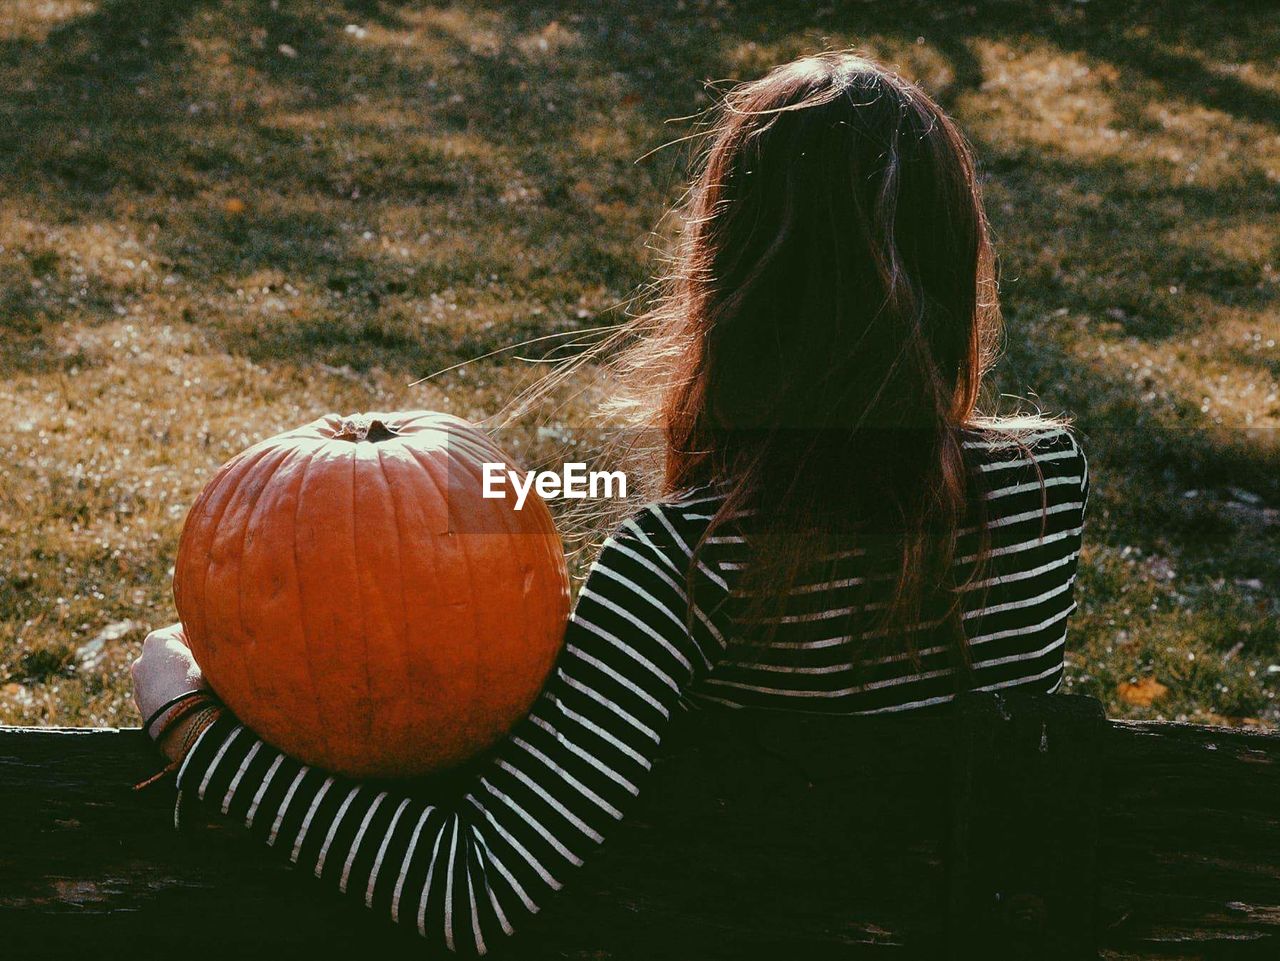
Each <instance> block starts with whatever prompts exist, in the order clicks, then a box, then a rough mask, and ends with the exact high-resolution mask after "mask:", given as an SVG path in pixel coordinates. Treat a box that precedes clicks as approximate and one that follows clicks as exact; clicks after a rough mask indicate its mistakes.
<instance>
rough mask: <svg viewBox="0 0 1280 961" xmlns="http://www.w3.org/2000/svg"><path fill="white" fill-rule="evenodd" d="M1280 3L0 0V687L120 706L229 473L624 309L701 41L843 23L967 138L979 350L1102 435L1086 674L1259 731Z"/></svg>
mask: <svg viewBox="0 0 1280 961" xmlns="http://www.w3.org/2000/svg"><path fill="white" fill-rule="evenodd" d="M1265 7H1266V5H1265V4H1249V3H1238V4H1237V3H1230V2H1190V0H1183V2H1174V0H1170V2H1167V3H1147V4H1142V3H1134V4H1106V3H1101V2H1097V3H1084V2H1064V3H1050V2H1037V3H1030V2H1027V3H1015V2H1003V3H995V2H992V3H981V2H978V3H970V4H967V5H966V4H947V3H936V2H928V3H912V2H893V3H890V2H847V3H844V2H842V3H828V4H807V3H806V4H801V3H796V4H782V3H777V2H770V3H765V2H755V0H751V2H747V0H743V2H732V0H715V2H712V0H706V2H700V0H680V2H674V0H661V2H652V3H646V4H639V3H627V2H621V0H601V2H595V3H591V4H586V3H582V4H576V3H567V2H566V3H559V4H557V3H546V2H542V3H534V4H516V3H510V4H501V3H487V4H486V3H459V4H451V5H437V4H427V3H409V2H405V3H400V2H391V0H383V2H378V0H345V2H343V0H327V2H320V0H280V2H278V3H277V2H274V0H273V2H267V0H186V2H182V3H175V2H172V0H5V2H4V3H3V5H0V90H3V93H0V375H2V377H0V455H2V457H3V463H0V478H2V482H0V722H8V723H41V724H60V723H97V724H120V723H128V722H133V721H135V720H136V719H135V715H134V712H133V707H132V703H131V701H130V700H129V697H128V684H127V679H128V674H127V664H128V662H129V660H130V659H131V657H132V656H133V655H134V654H135V653H136V650H137V648H138V645H139V643H140V642H141V639H142V637H143V635H144V634H145V632H146V630H147V629H148V627H150V626H158V625H160V624H163V623H167V622H168V621H170V620H171V619H172V618H173V616H174V615H173V610H172V600H171V597H170V593H169V571H170V565H171V563H172V558H173V553H174V549H175V545H176V540H177V535H178V530H179V526H180V524H181V521H182V517H183V514H184V512H185V509H186V506H187V505H188V504H189V503H190V501H191V499H192V498H193V497H194V495H195V493H196V492H197V491H198V490H199V488H200V487H201V485H202V483H203V481H204V480H205V479H206V477H207V476H208V474H209V472H210V471H211V470H212V469H214V468H216V467H217V465H218V464H220V463H221V462H222V461H223V460H225V459H226V458H227V457H229V456H230V455H231V454H233V453H234V452H236V451H237V450H239V449H240V448H242V447H244V446H245V445H247V444H248V443H249V442H251V441H253V440H255V439H258V438H261V437H263V436H266V435H268V434H271V433H274V432H276V431H277V430H280V429H282V428H284V427H287V426H292V425H294V424H296V423H300V422H302V421H304V420H308V419H311V418H312V417H314V416H317V415H319V414H321V413H324V412H327V411H330V410H338V411H350V410H357V409H367V408H396V407H420V406H427V407H439V408H445V409H450V410H453V411H456V412H459V413H462V414H464V415H472V416H482V415H484V414H486V413H490V412H492V411H493V410H496V409H497V408H498V407H500V406H501V405H502V404H503V402H504V401H505V400H507V398H508V397H509V396H510V395H511V393H512V392H513V391H514V390H515V389H516V387H517V386H518V385H520V384H524V383H527V382H528V380H529V378H530V377H531V376H532V373H535V372H536V368H530V367H529V365H527V364H522V363H521V362H520V361H518V360H517V359H515V358H513V357H512V356H511V355H510V354H503V355H499V356H497V357H495V358H493V359H490V360H485V361H481V362H478V363H476V364H472V365H469V366H467V367H464V368H462V369H460V370H458V371H456V372H454V373H449V374H445V375H443V376H441V377H439V378H437V379H435V380H433V381H432V382H431V383H430V384H427V385H422V386H417V387H410V386H409V384H410V382H411V381H413V380H415V379H416V378H418V377H421V376H423V375H425V374H428V373H431V372H432V371H437V370H441V369H442V368H446V367H449V366H450V365H452V364H455V363H458V362H460V361H463V360H466V359H468V358H471V357H475V356H478V355H480V354H484V353H486V352H489V351H492V350H494V349H496V348H500V347H503V346H505V345H509V344H512V343H514V342H518V341H521V340H525V339H528V338H530V337H535V336H539V335H542V334H547V333H555V332H570V331H574V330H578V329H585V328H590V327H595V326H598V325H600V324H605V323H613V322H616V321H617V320H618V319H619V318H620V316H621V311H620V310H619V308H618V305H620V304H623V303H625V302H627V301H628V300H629V299H630V298H632V297H633V295H634V294H635V293H636V291H637V290H638V289H639V288H640V286H641V285H642V284H643V283H644V281H645V279H646V278H647V277H648V276H649V273H650V271H651V270H653V269H656V266H657V265H656V261H655V259H654V256H653V253H652V248H653V247H654V246H657V245H660V242H658V241H655V239H654V237H653V235H652V233H651V231H652V228H653V227H654V225H655V224H657V223H658V222H659V220H660V218H661V216H662V214H663V211H664V210H665V209H667V208H668V207H669V205H670V204H671V203H672V202H673V201H674V200H676V199H677V198H678V196H679V195H680V192H681V189H682V185H683V179H684V175H685V164H686V162H687V158H688V151H687V150H683V151H682V149H681V148H679V147H671V148H669V149H666V150H660V151H658V152H657V153H655V154H653V155H650V156H647V157H645V159H643V160H641V161H640V162H637V160H638V158H641V157H642V156H644V155H646V154H648V153H649V152H650V151H652V150H653V149H654V148H656V147H658V146H660V145H662V144H663V143H665V142H667V141H669V140H674V139H676V138H678V137H681V136H683V135H685V134H688V133H689V132H691V131H692V129H693V128H692V127H691V126H690V124H689V123H688V122H675V123H668V122H667V121H668V120H670V119H671V118H678V117H687V116H689V115H692V114H695V113H697V112H698V111H701V110H703V109H705V108H706V107H707V106H708V104H709V103H710V99H709V98H710V94H709V91H708V89H707V87H706V86H705V83H704V82H705V81H706V80H708V79H714V80H720V81H723V80H727V79H745V78H750V77H753V76H756V75H758V74H759V73H761V72H762V71H763V70H764V69H766V68H767V67H768V66H770V65H772V64H774V63H776V62H779V61H781V60H784V59H786V58H789V57H791V56H793V55H795V54H798V53H801V52H805V51H811V50H815V49H820V48H823V47H839V46H846V45H855V46H858V47H861V48H863V49H865V50H867V51H870V52H872V53H875V54H877V55H879V56H881V57H883V58H885V59H887V60H888V61H890V62H892V63H895V64H897V65H899V67H900V69H901V70H902V71H903V72H904V73H906V74H908V75H909V76H912V77H914V78H916V79H918V80H919V81H921V82H922V83H923V84H924V85H925V86H926V88H928V89H929V90H930V91H932V92H933V93H935V94H936V95H937V96H938V97H940V98H941V100H942V101H943V103H944V104H945V105H946V106H947V107H948V108H949V109H950V110H952V111H953V112H954V114H955V115H956V116H957V117H958V119H959V120H960V122H961V124H962V125H963V126H964V128H965V129H966V130H967V132H968V133H969V135H970V136H971V137H972V139H973V141H974V143H975V145H976V148H977V152H978V154H979V157H980V159H981V162H982V167H983V175H984V179H985V181H986V191H987V196H988V203H989V208H990V213H991V217H992V219H993V222H994V226H995V230H996V234H997V241H998V245H999V251H1000V253H1001V258H1002V271H1001V272H1002V289H1003V297H1004V304H1005V311H1006V317H1007V320H1008V325H1009V334H1008V347H1007V351H1006V355H1005V357H1004V359H1003V360H1002V362H1001V364H1000V367H999V370H998V378H997V379H998V387H999V389H1000V390H1001V391H1004V392H1008V393H1012V394H1023V395H1025V394H1028V393H1031V392H1034V394H1035V395H1036V396H1037V397H1038V400H1039V403H1040V404H1041V405H1042V406H1043V407H1044V409H1046V410H1048V411H1051V412H1066V413H1069V414H1071V415H1072V416H1074V417H1075V418H1076V421H1077V423H1078V425H1079V427H1080V430H1081V432H1082V434H1083V436H1084V438H1085V443H1086V445H1087V448H1088V450H1089V451H1090V454H1091V462H1092V468H1093V483H1094V496H1093V500H1092V503H1091V516H1090V520H1089V526H1088V529H1087V540H1086V547H1085V555H1084V561H1083V565H1082V574H1081V579H1080V585H1079V587H1080V598H1081V609H1080V612H1079V613H1078V614H1077V615H1076V618H1075V621H1074V626H1073V628H1072V632H1071V636H1070V638H1069V643H1070V650H1069V654H1068V657H1069V664H1070V667H1069V676H1068V689H1069V690H1074V691H1084V692H1088V693H1091V694H1095V695H1097V696H1099V697H1101V698H1103V699H1104V700H1105V701H1106V703H1107V706H1108V710H1109V711H1110V712H1112V713H1113V714H1117V715H1131V716H1141V717H1148V716H1150V717H1156V716H1158V717H1166V718H1174V717H1177V718H1190V719H1195V720H1212V721H1218V722H1231V723H1250V724H1258V723H1260V724H1264V725H1268V726H1274V725H1276V724H1277V722H1280V704H1277V692H1278V691H1280V599H1278V598H1280V546H1278V545H1280V443H1278V442H1277V440H1278V437H1280V432H1278V431H1277V430H1276V428H1277V426H1280V350H1278V349H1277V344H1276V341H1277V339H1280V307H1278V300H1280V297H1278V295H1280V67H1278V66H1277V65H1278V64H1280V18H1275V17H1274V16H1269V15H1268V14H1267V12H1266V10H1265ZM788 11H790V12H788ZM590 398H591V393H590V391H588V392H587V393H586V394H585V395H584V396H583V397H582V398H579V399H578V400H577V401H575V402H574V403H572V404H570V405H569V406H567V407H566V408H565V410H564V411H563V417H564V418H565V419H566V420H567V421H569V422H572V421H573V420H574V418H575V417H577V416H579V414H580V413H581V412H582V411H584V410H585V409H586V407H587V406H588V405H589V404H590ZM535 440H536V437H535ZM532 442H533V441H531V443H532Z"/></svg>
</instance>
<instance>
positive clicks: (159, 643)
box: [129, 624, 208, 761]
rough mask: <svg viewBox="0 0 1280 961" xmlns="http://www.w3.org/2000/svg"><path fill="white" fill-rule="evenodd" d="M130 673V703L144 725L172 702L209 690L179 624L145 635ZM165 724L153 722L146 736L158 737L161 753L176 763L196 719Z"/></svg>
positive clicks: (186, 718)
mask: <svg viewBox="0 0 1280 961" xmlns="http://www.w3.org/2000/svg"><path fill="white" fill-rule="evenodd" d="M129 670H130V673H131V674H132V675H133V700H134V703H135V704H137V705H138V713H139V714H141V715H142V717H143V719H144V721H145V720H146V719H148V718H151V716H152V715H153V714H155V712H156V711H158V710H160V709H161V708H162V707H164V705H166V704H168V703H169V702H171V701H172V700H173V699H174V698H176V697H180V696H181V695H183V694H187V693H189V692H191V691H201V690H207V689H208V685H207V684H205V681H204V675H203V674H202V673H201V671H200V665H199V664H197V663H196V659H195V658H194V657H193V656H192V654H191V648H189V647H187V639H186V636H185V635H184V634H183V633H182V625H181V624H170V625H169V626H168V627H164V628H161V629H160V630H158V631H152V632H151V633H150V634H148V635H147V639H146V640H145V641H143V642H142V655H141V656H140V657H139V658H138V659H137V660H136V661H134V662H133V666H132V667H131V668H130V669H129ZM175 710H176V709H175ZM169 713H170V712H165V714H166V715H168V714H169ZM165 720H166V718H165V717H158V718H156V720H155V723H153V724H151V725H150V729H149V730H148V731H147V735H148V736H150V737H159V738H160V740H159V741H158V744H159V747H160V749H161V750H162V751H164V753H165V754H166V755H168V756H169V758H170V759H171V760H174V761H177V760H180V759H181V746H182V745H183V742H184V741H185V740H186V738H185V737H184V736H183V735H185V734H186V733H187V731H188V729H189V728H190V726H191V725H192V724H193V723H195V722H197V721H198V720H199V716H198V715H196V716H191V715H188V716H187V717H185V718H184V719H183V720H182V721H180V722H179V723H177V724H166V723H165ZM206 720H207V718H206Z"/></svg>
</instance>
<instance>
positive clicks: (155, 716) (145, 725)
mask: <svg viewBox="0 0 1280 961" xmlns="http://www.w3.org/2000/svg"><path fill="white" fill-rule="evenodd" d="M201 696H204V697H208V692H207V691H206V690H205V689H204V688H202V687H197V688H195V689H194V690H190V691H183V692H182V693H181V694H179V695H178V696H177V697H171V698H169V700H167V701H165V702H164V703H163V704H161V705H160V706H159V707H158V708H156V709H155V710H154V711H152V712H151V716H150V717H148V718H147V719H146V720H145V721H143V722H142V730H143V732H145V733H146V735H147V736H148V737H151V725H153V724H155V722H156V721H158V720H159V719H160V718H161V717H162V716H163V715H164V713H165V712H166V711H168V710H169V709H170V708H173V707H176V706H177V705H179V704H181V703H182V702H183V701H189V700H191V699H192V698H194V697H201ZM152 740H158V739H157V738H152Z"/></svg>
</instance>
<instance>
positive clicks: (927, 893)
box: [0, 696, 1280, 961]
mask: <svg viewBox="0 0 1280 961" xmlns="http://www.w3.org/2000/svg"><path fill="white" fill-rule="evenodd" d="M964 701H965V702H967V703H962V704H961V705H960V706H959V707H958V709H957V710H955V711H950V712H938V713H935V714H932V715H912V716H904V717H889V718H862V719H859V718H820V717H805V716H789V715H778V714H769V715H764V714H755V713H752V712H705V713H704V714H700V715H697V716H695V717H692V718H690V719H688V723H686V724H685V725H684V726H683V728H682V729H680V730H678V731H677V732H676V734H675V736H673V737H672V738H671V739H670V740H669V741H668V744H667V745H666V747H665V753H664V756H663V758H662V759H661V760H660V761H659V763H658V764H657V765H655V771H654V776H653V778H652V780H651V783H650V784H649V785H647V787H646V791H645V792H644V795H643V797H642V799H641V803H640V805H639V808H638V810H637V811H636V812H635V813H634V815H633V816H631V817H629V818H628V819H627V821H626V822H625V823H624V824H623V825H621V826H619V828H618V829H617V831H616V832H615V834H614V835H613V836H612V837H610V838H609V840H608V841H607V842H606V844H605V846H604V848H603V849H602V850H601V851H600V852H599V853H598V855H597V856H596V857H594V858H592V859H591V860H589V861H588V864H587V866H586V867H585V868H584V869H583V870H582V871H581V872H580V873H579V875H578V876H577V877H576V878H574V879H573V880H572V882H571V884H570V886H569V889H568V892H567V893H566V894H565V895H564V896H561V897H559V898H557V899H555V900H554V901H553V903H552V904H551V905H549V906H548V908H547V909H546V910H545V911H544V912H543V913H542V914H541V915H539V917H538V918H536V919H535V920H534V921H533V922H532V923H531V924H530V925H528V926H527V927H526V930H525V931H523V932H522V933H521V935H520V936H519V937H518V938H517V939H516V941H515V942H514V943H513V946H512V950H511V951H509V952H508V956H510V957H513V958H517V959H527V961H540V959H551V958H563V959H583V961H585V959H587V958H591V959H596V961H625V959H629V958H635V959H645V961H652V959H657V958H664V957H671V958H680V959H682V961H696V959H714V958H726V959H727V958H743V957H768V958H792V957H795V958H805V959H810V958H813V959H822V958H833V959H834V958H863V957H870V958H894V957H902V958H905V957H913V958H914V957H925V958H941V957H946V956H948V953H949V954H950V956H953V957H954V956H981V957H983V958H984V959H987V958H1002V957H1007V958H1016V957H1043V958H1049V957H1054V956H1055V955H1054V954H1052V953H1040V954H1034V953H1033V954H1028V952H1034V951H1037V950H1039V951H1044V950H1048V951H1058V952H1059V954H1058V955H1056V956H1060V957H1083V956H1092V955H1090V954H1089V952H1090V951H1091V950H1093V947H1094V946H1096V947H1100V948H1101V949H1102V956H1103V957H1106V958H1110V959H1130V958H1135V959H1136V958H1149V959H1155V958H1174V957H1178V958H1219V957H1222V958H1232V957H1242V958H1243V957H1267V958H1275V957H1280V948H1278V945H1280V942H1278V941H1277V937H1278V936H1280V764H1277V759H1280V738H1277V736H1275V735H1265V734H1257V733H1249V732H1237V731H1227V730H1223V729H1214V728H1202V727H1194V726H1190V725H1160V724H1131V723H1118V722H1106V723H1104V722H1103V721H1101V720H1100V718H1099V715H1098V709H1097V705H1096V702H1092V701H1090V700H1089V699H1086V698H1067V697H1061V696H1056V697H1052V698H1035V697H1025V696H1024V697H1008V698H995V697H992V696H972V697H969V698H966V699H964ZM1042 745H1043V746H1044V748H1045V749H1044V750H1041V747H1042ZM156 764H157V762H156V759H155V756H154V755H153V753H152V751H151V748H150V746H149V745H148V744H146V743H145V741H144V739H143V738H142V737H141V735H140V734H138V733H137V732H136V731H57V730H50V729H25V730H22V729H12V728H0V838H3V841H0V932H2V933H3V944H4V946H5V948H9V949H14V950H15V952H16V951H19V950H25V951H27V952H28V954H29V956H37V957H40V956H45V957H48V956H53V957H65V956H73V955H75V954H80V953H83V950H84V949H85V947H86V946H95V947H100V946H104V945H117V946H118V945H125V946H129V949H130V950H132V951H134V952H135V954H137V953H140V954H142V956H158V955H159V954H160V953H161V952H170V951H181V952H182V954H183V956H184V957H188V958H190V957H192V956H197V957H199V956H208V957H214V956H218V957H227V956H237V957H243V958H257V957H263V958H265V957H268V956H277V957H278V956H279V955H280V954H281V953H285V954H296V953H306V952H307V951H308V950H311V951H317V952H319V953H320V954H321V956H330V955H338V954H344V953H347V952H351V953H354V954H356V955H357V956H361V957H364V956H375V957H379V958H396V957H409V956H413V957H421V956H422V953H423V946H422V944H421V942H420V941H419V940H418V939H417V938H416V937H414V936H412V935H408V934H405V933H403V932H400V931H396V930H392V929H391V926H390V925H388V924H386V923H385V922H383V921H382V920H381V919H379V918H371V917H367V916H366V912H365V911H364V910H363V908H360V907H354V906H351V905H350V904H348V903H346V902H345V901H343V900H342V899H340V898H338V897H337V896H336V895H333V894H331V893H330V892H328V891H327V890H326V889H322V888H320V887H319V885H318V884H317V883H316V882H314V881H313V880H312V879H310V878H308V877H303V876H300V875H299V874H298V873H296V872H293V871H291V870H289V869H288V868H287V867H286V866H285V865H283V864H282V863H281V862H280V861H279V860H278V859H277V857H276V856H275V855H274V854H273V853H271V852H267V851H266V850H265V849H261V846H260V845H258V844H256V843H253V842H250V841H249V840H248V839H246V838H244V837H243V836H242V835H243V832H242V831H240V830H239V829H238V828H236V827H235V826H234V825H230V824H227V823H224V822H222V821H221V820H219V819H214V820H213V821H211V822H209V823H203V822H202V823H195V822H194V821H193V822H192V823H191V824H190V825H189V827H188V829H187V830H184V831H183V832H182V833H181V834H175V833H174V832H173V830H172V828H171V815H172V808H171V803H172V792H171V790H169V789H167V788H164V787H161V788H159V789H156V790H151V791H147V792H143V793H141V794H139V793H136V792H134V791H133V790H132V785H133V784H134V783H136V782H137V781H139V780H141V779H143V778H144V777H146V776H148V775H149V774H151V773H152V772H153V771H154V770H155V768H156ZM1091 825H1096V832H1097V837H1096V843H1094V838H1093V831H1094V828H1093V827H1092V826H1091ZM1095 859H1096V860H1095ZM994 892H999V893H1000V894H1001V900H1000V901H999V902H996V900H995V898H994V896H993V894H994ZM1093 894H1096V898H1097V901H1096V904H1097V908H1096V918H1097V924H1096V925H1091V924H1090V923H1089V918H1090V910H1091V905H1092V904H1093ZM1031 899H1036V900H1034V901H1033V900H1031ZM1010 904H1012V905H1013V909H1012V911H1010V909H1009V908H1008V907H1007V906H1008V905H1010ZM993 905H995V907H993ZM1073 921H1074V922H1078V924H1077V925H1076V927H1075V928H1074V929H1073V928H1072V923H1073ZM1045 945H1050V948H1048V949H1045V948H1044V946H1045ZM1053 945H1058V946H1057V947H1053ZM1072 952H1074V953H1072ZM15 956H20V955H18V954H15Z"/></svg>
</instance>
